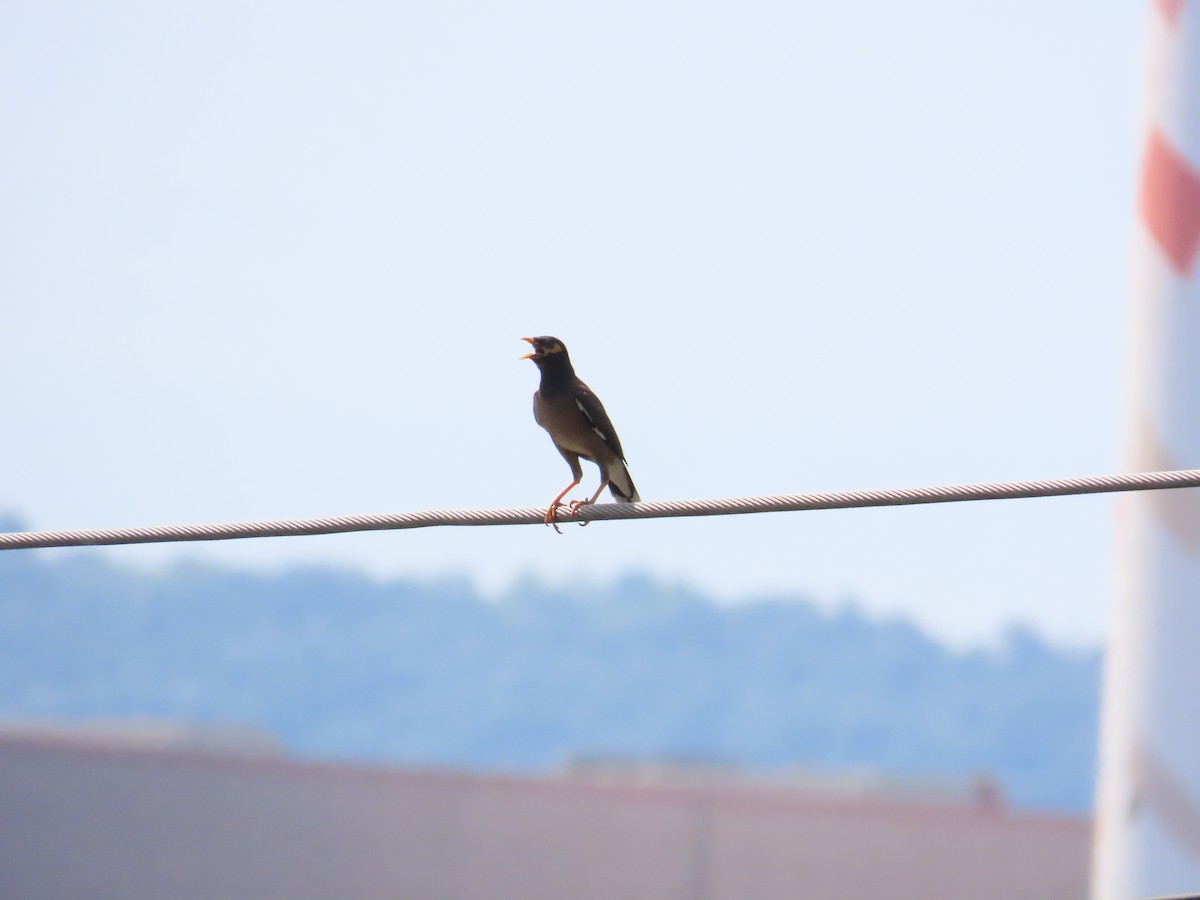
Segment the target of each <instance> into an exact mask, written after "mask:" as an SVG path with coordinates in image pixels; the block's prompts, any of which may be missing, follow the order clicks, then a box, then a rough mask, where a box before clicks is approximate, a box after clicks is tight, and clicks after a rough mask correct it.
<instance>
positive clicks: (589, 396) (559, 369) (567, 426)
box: [520, 335, 641, 534]
mask: <svg viewBox="0 0 1200 900" xmlns="http://www.w3.org/2000/svg"><path fill="white" fill-rule="evenodd" d="M521 340H523V341H526V342H527V343H528V344H529V345H530V346H531V347H532V348H533V352H532V353H526V354H525V355H524V356H522V357H520V358H521V359H531V360H533V362H534V365H536V366H537V367H538V371H539V372H540V373H541V384H539V385H538V389H537V391H536V392H535V393H534V395H533V418H534V421H536V422H537V423H538V424H539V425H541V426H542V427H543V428H544V429H546V431H547V433H549V435H550V440H552V441H553V442H554V446H555V447H557V448H558V452H559V453H561V454H562V456H563V459H565V460H566V461H567V465H569V466H570V467H571V483H570V484H568V485H567V486H566V487H565V488H563V489H562V490H561V491H559V493H558V496H557V497H555V498H554V499H553V500H551V501H550V507H549V508H548V509H547V510H546V519H545V521H546V524H547V525H553V526H554V530H555V531H558V532H559V534H562V532H561V531H559V528H558V510H559V507H560V506H562V505H563V504H562V498H563V497H565V496H566V495H567V494H568V493H569V492H570V491H571V489H572V488H573V487H575V486H576V485H577V484H579V482H580V481H582V480H583V467H582V466H580V465H579V460H580V459H586V460H588V461H589V462H593V463H595V464H596V466H597V468H599V469H600V487H599V488H597V489H596V493H595V494H593V495H592V497H591V499H590V500H572V501H571V503H570V505H569V507H568V510H569V512H570V513H571V514H572V515H574V514H575V513H576V512H577V511H578V510H579V507H581V506H586V505H588V504H590V503H595V502H596V500H597V498H599V496H600V494H601V493H602V492H603V491H604V489H605V488H606V487H607V488H608V489H609V491H610V492H611V493H612V495H613V497H614V498H615V499H616V500H617V501H618V502H620V503H636V502H638V501H639V500H640V499H641V498H640V497H639V496H638V492H637V488H636V487H634V484H633V478H631V477H630V475H629V467H628V465H627V464H626V463H625V452H624V451H623V450H622V449H621V439H620V438H619V437H617V431H616V429H615V428H613V424H612V420H611V419H609V417H608V413H607V412H605V411H604V404H602V403H601V402H600V398H599V397H597V396H596V395H595V394H594V393H592V389H591V388H589V387H588V386H587V385H586V384H584V383H583V382H582V381H581V380H580V379H579V377H578V376H577V375H576V374H575V368H574V366H572V365H571V357H570V355H569V354H568V353H567V347H566V345H565V344H564V343H563V342H562V341H560V340H559V339H558V338H556V337H550V336H549V335H544V336H542V337H527V338H521ZM582 524H585V525H586V524H587V523H586V522H584V523H582Z"/></svg>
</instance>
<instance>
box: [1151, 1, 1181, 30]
mask: <svg viewBox="0 0 1200 900" xmlns="http://www.w3.org/2000/svg"><path fill="white" fill-rule="evenodd" d="M1155 6H1157V7H1158V11H1159V12H1160V13H1162V17H1163V18H1164V19H1166V20H1167V24H1168V25H1170V26H1171V27H1172V28H1178V27H1179V20H1180V18H1182V16H1183V0H1155Z"/></svg>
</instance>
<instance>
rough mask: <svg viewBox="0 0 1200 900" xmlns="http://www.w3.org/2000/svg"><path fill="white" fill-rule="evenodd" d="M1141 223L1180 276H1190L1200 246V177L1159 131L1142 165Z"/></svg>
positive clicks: (1156, 132) (1149, 145)
mask: <svg viewBox="0 0 1200 900" xmlns="http://www.w3.org/2000/svg"><path fill="white" fill-rule="evenodd" d="M1141 212H1142V220H1143V221H1144V222H1145V223H1146V227H1147V228H1149V229H1150V233H1151V234H1152V235H1153V236H1154V239H1155V240H1156V241H1157V242H1158V245H1159V246H1160V247H1162V250H1163V252H1164V253H1165V254H1166V255H1167V259H1168V260H1170V262H1171V265H1172V266H1173V267H1174V269H1175V271H1177V272H1178V273H1179V274H1180V275H1185V276H1186V275H1190V274H1191V271H1192V263H1193V262H1194V260H1195V256H1196V247H1197V245H1198V244H1200V175H1197V173H1196V170H1195V169H1194V168H1192V166H1191V164H1190V163H1188V161H1187V160H1186V159H1184V158H1183V156H1181V155H1180V153H1179V151H1177V150H1176V149H1175V148H1174V147H1172V146H1171V144H1170V143H1169V142H1168V141H1167V139H1166V137H1165V136H1164V135H1163V134H1162V132H1161V131H1159V130H1158V129H1154V130H1153V131H1152V132H1151V133H1150V141H1149V144H1148V145H1147V147H1146V158H1145V160H1144V162H1143V164H1142V191H1141Z"/></svg>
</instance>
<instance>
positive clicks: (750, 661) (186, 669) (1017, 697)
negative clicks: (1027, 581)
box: [0, 552, 1100, 810]
mask: <svg viewBox="0 0 1200 900" xmlns="http://www.w3.org/2000/svg"><path fill="white" fill-rule="evenodd" d="M967 600H969V598H964V602H967ZM1099 662H1100V656H1099V653H1098V652H1094V651H1093V652H1068V651H1065V650H1060V649H1056V648H1053V647H1051V646H1048V645H1046V644H1045V643H1043V642H1042V641H1041V640H1039V639H1038V638H1037V637H1036V636H1035V635H1033V634H1031V633H1029V632H1027V631H1014V632H1012V633H1010V634H1009V636H1008V637H1007V640H1006V644H1005V646H1004V647H1003V648H1002V649H1001V650H998V651H995V652H983V651H976V652H971V653H959V652H954V651H951V650H949V649H947V648H946V647H944V646H942V645H940V644H938V643H937V642H935V641H933V640H932V639H930V638H929V637H927V636H925V635H924V634H922V633H921V632H920V631H918V630H917V629H916V628H914V627H913V626H911V625H908V624H905V623H903V622H899V621H893V622H887V623H877V622H872V621H868V620H866V619H864V618H863V617H861V616H859V615H857V614H855V613H853V612H844V613H841V614H838V615H833V616H829V615H824V614H821V613H818V612H817V611H815V610H814V608H813V606H811V605H810V604H808V603H806V602H804V601H803V600H801V599H789V600H787V601H784V600H762V601H757V602H748V603H746V604H743V605H738V606H729V605H716V604H714V603H713V602H711V601H710V600H708V599H706V598H705V597H703V596H700V595H698V594H695V593H692V592H689V591H686V590H682V589H679V588H676V587H669V586H664V585H660V584H656V583H654V582H653V581H650V580H648V579H645V578H641V577H627V578H624V579H623V580H621V581H619V582H617V583H615V584H614V585H612V586H609V587H605V588H596V589H589V590H583V591H577V592H573V593H572V594H571V595H570V596H567V595H565V594H564V593H563V592H561V591H554V590H545V589H542V588H540V587H538V586H537V585H534V584H529V585H525V586H523V587H521V588H519V589H514V590H513V591H512V592H511V593H510V596H508V597H507V598H505V599H504V600H503V601H502V602H489V601H486V600H484V599H482V598H480V596H479V595H478V594H477V593H476V592H475V591H474V590H473V588H472V587H471V586H470V585H469V584H467V583H465V582H459V581H445V582H440V583H416V582H406V581H393V582H387V583H378V582H375V581H371V580H369V579H367V578H364V577H361V576H358V575H355V574H351V573H348V572H341V571H330V570H320V569H312V570H304V571H293V572H289V573H287V574H283V575H279V576H265V575H256V574H248V573H245V572H240V571H233V570H224V569H218V568H208V567H200V566H195V565H185V566H179V567H177V568H174V569H172V570H171V571H169V572H168V573H166V574H162V575H155V574H145V573H141V572H136V571H132V570H127V569H123V568H119V567H116V566H113V565H111V564H109V563H107V562H105V561H104V555H103V553H96V554H92V555H87V556H83V555H70V556H68V555H60V556H53V555H50V554H44V555H33V554H30V553H25V552H6V553H2V554H0V717H7V718H11V717H20V718H30V717H37V718H42V717H63V718H76V717H90V716H142V717H145V716H154V717H166V718H172V719H188V720H193V721H201V722H214V723H218V722H219V723H243V724H249V725H254V726H257V727H260V728H263V729H267V730H269V731H271V732H273V733H274V734H276V735H278V736H279V737H280V738H281V739H282V740H283V741H284V742H285V744H286V745H287V746H289V747H290V748H292V749H293V750H295V751H297V752H301V753H305V754H319V755H331V756H339V757H358V758H373V759H380V760H389V761H399V762H404V763H415V764H435V765H449V766H460V767H469V768H506V769H518V770H525V771H534V770H539V769H547V768H551V767H554V766H556V765H559V764H561V763H562V762H563V761H564V760H567V759H569V758H571V757H574V756H584V755H586V756H594V755H597V754H615V755H621V756H632V757H639V758H643V757H648V756H672V757H687V758H700V759H718V760H725V761H730V762H736V763H739V764H741V765H743V766H746V767H748V768H756V769H773V768H780V767H788V766H798V765H800V766H831V767H850V766H853V767H870V768H875V769H879V770H883V771H886V772H890V773H896V774H901V775H913V776H924V775H933V776H938V777H969V776H970V775H972V774H974V773H977V772H981V771H987V772H990V773H992V774H993V775H994V776H996V777H997V778H998V779H999V780H1000V781H1001V783H1002V784H1003V785H1004V788H1005V790H1006V791H1007V793H1008V795H1009V797H1010V799H1011V800H1012V801H1013V802H1014V803H1017V804H1021V805H1026V806H1037V807H1044V808H1057V809H1071V810H1081V809H1086V808H1087V807H1089V806H1090V803H1091V792H1092V778H1093V752H1094V751H1093V741H1094V737H1095V732H1096V718H1097V695H1098V687H1097V683H1098V673H1099Z"/></svg>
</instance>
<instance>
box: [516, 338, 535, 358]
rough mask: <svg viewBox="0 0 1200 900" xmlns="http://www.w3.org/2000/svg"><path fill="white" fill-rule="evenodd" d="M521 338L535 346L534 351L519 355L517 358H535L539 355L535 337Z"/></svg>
mask: <svg viewBox="0 0 1200 900" xmlns="http://www.w3.org/2000/svg"><path fill="white" fill-rule="evenodd" d="M521 340H523V341H526V342H527V343H529V344H530V345H531V346H532V347H533V349H534V352H533V353H526V354H525V355H524V356H518V357H517V359H533V358H534V357H535V356H537V352H536V351H537V344H536V343H535V342H534V340H533V338H521Z"/></svg>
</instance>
